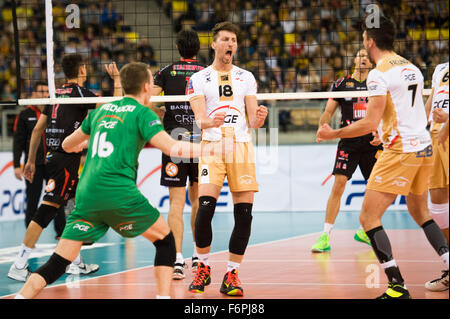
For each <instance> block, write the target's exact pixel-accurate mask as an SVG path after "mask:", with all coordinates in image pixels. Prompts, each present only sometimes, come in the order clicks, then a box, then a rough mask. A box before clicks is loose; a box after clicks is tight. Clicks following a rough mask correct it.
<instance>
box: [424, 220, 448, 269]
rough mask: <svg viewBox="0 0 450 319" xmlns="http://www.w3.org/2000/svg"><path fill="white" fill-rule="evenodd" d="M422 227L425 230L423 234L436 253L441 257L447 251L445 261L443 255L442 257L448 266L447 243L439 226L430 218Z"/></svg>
mask: <svg viewBox="0 0 450 319" xmlns="http://www.w3.org/2000/svg"><path fill="white" fill-rule="evenodd" d="M422 228H423V231H424V232H425V236H426V237H427V239H428V241H429V242H430V244H431V246H433V248H434V250H435V251H436V252H437V253H438V255H439V256H441V257H442V256H443V255H445V254H446V253H447V257H446V258H447V259H446V260H447V261H446V262H445V257H443V259H444V262H445V263H446V265H447V266H448V245H447V241H446V240H445V237H444V235H443V234H442V231H441V229H440V228H439V226H438V225H437V224H436V223H435V221H434V220H432V219H430V220H429V221H427V222H425V223H424V224H423V225H422Z"/></svg>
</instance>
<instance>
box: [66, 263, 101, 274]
mask: <svg viewBox="0 0 450 319" xmlns="http://www.w3.org/2000/svg"><path fill="white" fill-rule="evenodd" d="M99 268H100V267H99V266H98V265H96V264H91V265H88V264H85V263H84V262H82V263H80V264H78V265H75V264H74V263H72V264H70V265H69V266H67V269H66V274H71V275H89V274H93V273H94V272H96V271H97V270H99Z"/></svg>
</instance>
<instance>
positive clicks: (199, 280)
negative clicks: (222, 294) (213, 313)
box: [189, 262, 211, 293]
mask: <svg viewBox="0 0 450 319" xmlns="http://www.w3.org/2000/svg"><path fill="white" fill-rule="evenodd" d="M194 276H195V277H194V280H193V281H192V283H191V284H190V285H189V291H190V292H198V293H203V292H204V291H205V286H208V285H209V284H210V283H211V267H210V266H206V265H205V264H204V263H201V262H199V263H198V267H197V272H196V273H195V275H194Z"/></svg>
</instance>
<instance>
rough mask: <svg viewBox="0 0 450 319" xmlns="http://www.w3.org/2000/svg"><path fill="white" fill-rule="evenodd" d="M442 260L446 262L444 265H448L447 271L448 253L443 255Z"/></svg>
mask: <svg viewBox="0 0 450 319" xmlns="http://www.w3.org/2000/svg"><path fill="white" fill-rule="evenodd" d="M441 258H442V260H443V261H444V263H445V264H446V265H447V269H448V252H446V253H445V254H442V255H441Z"/></svg>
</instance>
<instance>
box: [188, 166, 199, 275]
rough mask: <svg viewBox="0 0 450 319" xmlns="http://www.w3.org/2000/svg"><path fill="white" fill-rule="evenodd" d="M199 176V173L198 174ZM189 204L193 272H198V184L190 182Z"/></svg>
mask: <svg viewBox="0 0 450 319" xmlns="http://www.w3.org/2000/svg"><path fill="white" fill-rule="evenodd" d="M196 175H198V171H197V173H196ZM188 197H189V202H190V203H191V230H192V241H193V244H194V252H193V253H192V271H193V272H195V271H196V270H197V264H198V256H197V250H196V249H195V220H196V218H197V212H198V182H190V183H189V188H188Z"/></svg>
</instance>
